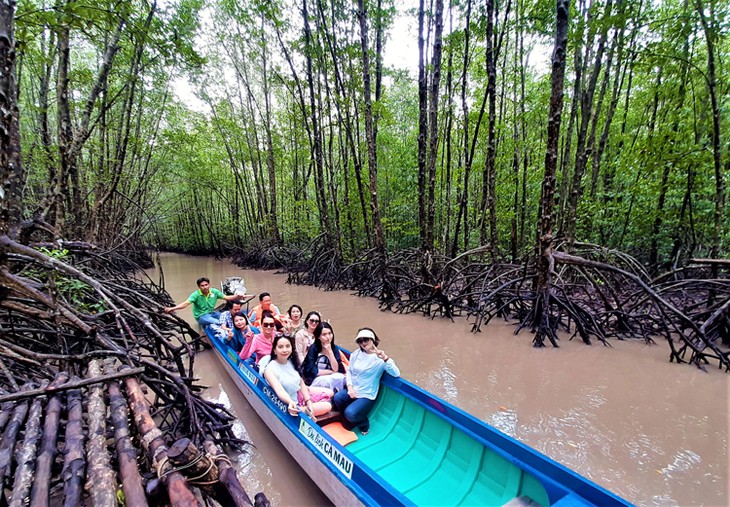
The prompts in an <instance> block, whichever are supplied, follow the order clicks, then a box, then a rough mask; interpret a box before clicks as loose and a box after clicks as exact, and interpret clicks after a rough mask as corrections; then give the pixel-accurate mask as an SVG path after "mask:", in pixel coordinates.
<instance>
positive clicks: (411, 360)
mask: <svg viewBox="0 0 730 507" xmlns="http://www.w3.org/2000/svg"><path fill="white" fill-rule="evenodd" d="M160 258H161V264H162V269H163V271H164V277H165V284H166V289H167V290H168V292H169V293H170V294H171V295H172V297H173V298H174V299H175V301H176V302H181V301H183V300H185V299H186V298H187V296H188V295H189V294H190V293H191V292H192V291H193V290H195V289H196V287H195V280H196V279H197V278H198V277H199V276H207V277H208V278H210V280H211V285H213V286H217V285H218V283H219V280H221V279H223V278H225V277H226V276H231V275H237V276H243V277H244V278H245V282H246V287H247V289H248V292H249V293H250V294H258V293H259V292H262V291H268V292H270V293H271V294H272V298H273V301H274V303H275V304H276V305H277V306H278V307H279V308H280V309H281V310H282V311H286V309H287V308H288V307H289V305H290V304H292V303H298V304H299V305H301V306H302V307H303V308H304V311H305V313H306V312H307V311H309V310H318V311H319V312H320V313H321V314H322V316H323V317H324V318H325V319H329V320H330V322H331V323H332V326H333V328H334V330H335V338H336V341H337V343H339V344H341V345H343V346H345V347H348V348H352V346H353V343H352V339H353V337H354V335H355V332H356V331H357V329H358V328H360V327H362V326H370V327H372V328H374V329H375V330H376V332H377V333H378V335H379V336H380V337H381V340H382V342H381V346H380V348H381V349H383V350H385V351H386V352H387V353H388V355H390V356H392V357H393V358H394V359H395V361H396V363H397V364H398V366H399V368H400V370H401V374H402V375H403V377H405V378H407V379H408V380H410V381H412V382H414V383H416V384H417V385H419V386H421V387H422V388H424V389H427V390H429V391H431V392H433V393H435V394H436V395H438V396H440V397H441V398H443V399H445V400H447V401H448V402H450V403H452V404H454V405H456V406H457V407H459V408H461V409H463V410H466V411H467V412H469V413H471V414H473V415H474V416H476V417H477V418H479V419H482V420H484V421H487V422H488V423H489V424H491V425H493V426H496V427H497V428H499V429H500V430H501V431H503V432H505V433H507V434H508V435H510V436H513V437H515V438H517V439H518V440H520V441H522V442H524V443H526V444H527V445H530V446H532V447H534V448H536V449H538V450H539V451H541V452H543V453H544V454H547V455H548V456H550V457H551V458H553V459H555V460H557V461H559V462H561V463H563V464H564V465H567V466H568V467H570V468H572V469H574V470H576V471H578V472H580V473H581V474H583V475H585V476H587V477H589V478H591V479H592V480H593V481H595V482H597V483H598V484H600V485H602V486H604V487H606V488H608V489H609V490H611V491H613V492H615V493H617V494H618V495H620V496H622V497H624V498H626V499H627V500H629V501H631V502H633V503H636V504H638V505H682V506H685V505H706V506H725V505H728V491H729V490H730V486H729V479H728V453H727V436H728V427H729V425H730V415H729V414H728V404H729V394H728V393H729V392H730V376H728V374H726V373H723V372H721V371H719V370H716V369H711V370H710V371H709V372H708V373H705V372H702V371H700V370H698V369H696V368H694V367H691V366H687V365H677V364H671V363H669V360H668V357H669V354H668V347H667V345H666V344H664V343H662V342H658V344H657V345H655V346H647V345H645V344H644V343H643V342H639V341H636V342H634V341H626V342H621V341H612V342H611V344H612V345H613V346H612V347H604V346H602V345H593V346H586V345H584V344H583V343H582V342H580V341H575V340H574V341H570V340H569V339H568V338H569V337H568V336H565V337H563V339H562V340H561V342H560V345H561V346H560V348H559V349H553V348H544V349H534V348H533V347H532V346H531V343H532V340H531V339H532V335H531V334H529V332H527V331H523V332H521V333H520V334H519V335H516V336H515V335H514V330H515V326H514V324H513V323H506V322H496V323H492V324H490V325H489V326H488V327H485V328H483V331H482V332H481V333H477V334H474V333H471V332H470V331H469V330H470V325H469V323H468V322H467V321H466V320H465V319H463V318H461V319H457V320H456V322H451V321H448V320H444V319H439V318H437V319H434V320H431V319H428V318H425V317H422V316H420V315H396V314H392V313H388V312H381V311H380V310H379V309H378V305H377V302H376V301H375V300H373V299H364V298H358V297H356V296H353V295H351V294H350V293H348V292H345V291H332V292H325V291H321V290H318V289H316V288H313V287H308V286H297V285H287V284H286V283H285V281H286V277H285V276H284V275H279V274H275V273H274V272H272V271H253V270H241V269H240V268H237V267H236V266H235V265H233V264H232V263H230V262H228V261H218V260H214V259H212V258H206V257H190V256H184V255H178V254H162V255H161V256H160ZM150 274H151V276H152V277H153V279H154V280H156V279H157V278H156V277H157V276H158V272H157V271H156V270H155V271H151V272H150ZM178 314H179V315H180V316H181V317H183V318H186V319H188V320H189V321H191V322H192V313H191V311H190V309H189V308H186V309H184V310H181V311H180V312H178ZM195 365H196V367H195V373H196V374H197V376H198V377H199V378H200V379H201V383H202V384H204V385H206V386H210V387H209V388H208V389H207V391H206V392H205V396H206V397H207V398H208V399H212V400H216V401H219V402H220V403H223V404H224V405H225V406H227V407H229V408H230V409H231V411H232V412H233V413H234V415H235V416H236V417H237V418H238V422H237V423H236V425H235V428H234V429H235V431H236V433H237V434H238V435H239V436H240V437H242V438H244V439H246V440H248V441H250V442H252V444H253V445H252V446H249V447H248V449H247V450H246V451H245V452H243V453H241V454H239V455H236V456H233V458H234V463H235V465H236V466H237V467H238V470H239V472H240V473H239V476H240V477H241V478H242V483H243V485H244V487H245V488H246V490H247V491H248V492H249V494H250V495H251V497H253V495H254V494H255V493H256V492H259V491H263V492H265V493H266V494H267V496H268V497H269V499H270V500H271V502H272V505H327V504H329V501H328V500H327V498H326V497H325V496H324V495H323V494H322V493H321V492H320V491H319V489H318V488H317V487H316V485H314V483H313V482H312V481H311V480H309V478H308V476H307V475H306V474H305V473H304V471H302V469H301V468H299V467H298V465H297V464H296V463H294V462H293V460H292V459H291V458H290V457H289V455H288V453H287V452H286V450H285V449H284V448H283V447H282V446H281V444H279V442H278V441H277V440H276V438H275V437H274V436H273V434H272V433H271V432H270V431H269V430H268V428H267V427H266V426H265V425H264V424H263V423H262V421H261V420H260V419H259V418H258V416H257V415H256V413H255V412H253V410H252V409H251V408H250V406H249V405H248V403H247V402H246V400H245V399H244V398H243V395H241V394H240V393H239V392H238V390H237V389H236V387H235V385H234V384H233V382H232V381H231V380H229V379H228V377H227V374H226V372H225V371H224V370H223V369H222V367H221V366H220V365H219V363H218V362H217V360H216V359H215V357H214V356H213V355H212V353H211V352H204V353H201V354H199V355H198V356H197V357H196V363H195Z"/></svg>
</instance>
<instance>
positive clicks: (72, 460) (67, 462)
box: [62, 389, 86, 507]
mask: <svg viewBox="0 0 730 507" xmlns="http://www.w3.org/2000/svg"><path fill="white" fill-rule="evenodd" d="M67 400H68V422H67V423H66V442H65V444H64V453H65V456H64V461H63V472H62V477H63V495H64V498H63V506H64V507H77V506H78V505H81V494H82V493H83V480H84V475H85V474H86V455H85V454H84V421H83V407H82V404H81V391H79V390H78V389H72V390H70V391H69V392H68V395H67Z"/></svg>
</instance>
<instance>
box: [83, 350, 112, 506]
mask: <svg viewBox="0 0 730 507" xmlns="http://www.w3.org/2000/svg"><path fill="white" fill-rule="evenodd" d="M87 374H88V376H89V378H90V379H98V378H99V377H101V376H102V373H101V366H100V365H99V360H98V359H94V360H92V361H91V362H90V363H89V371H88V372H87ZM86 411H87V413H88V420H89V439H88V441H87V442H86V455H87V456H88V461H89V471H88V474H87V476H86V489H87V490H88V491H89V493H90V495H91V502H92V504H93V505H95V506H96V505H114V504H115V503H116V501H117V494H116V492H117V481H116V474H115V473H114V470H113V469H112V467H111V464H110V459H109V451H108V450H107V446H106V419H107V406H106V404H105V403H104V389H103V386H102V385H101V384H99V383H97V384H94V385H93V386H91V388H90V389H89V396H88V401H87V404H86Z"/></svg>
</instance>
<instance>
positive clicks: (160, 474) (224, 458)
mask: <svg viewBox="0 0 730 507" xmlns="http://www.w3.org/2000/svg"><path fill="white" fill-rule="evenodd" d="M205 456H206V453H205V452H201V453H200V454H198V455H197V456H196V457H195V458H194V459H193V460H191V461H190V462H189V463H186V464H184V465H179V466H177V467H171V468H170V469H169V470H167V471H165V472H161V471H162V469H163V468H164V467H165V465H167V462H168V461H170V458H168V457H167V456H165V457H164V458H163V459H162V460H161V461H160V463H159V464H158V465H157V467H156V468H157V477H158V478H160V479H163V478H164V477H167V476H168V475H170V474H172V473H174V472H179V471H181V470H185V469H186V468H190V467H192V466H193V465H195V464H196V463H197V462H199V461H200V460H202V459H203V458H204V457H205ZM216 460H221V461H224V462H226V463H228V465H229V466H233V464H232V463H231V458H229V457H228V456H227V455H226V454H216V455H214V456H210V465H208V468H207V469H206V470H205V472H203V473H202V474H200V475H197V476H195V477H186V479H187V481H188V482H189V483H190V484H194V485H196V486H209V485H211V484H215V483H217V482H218V479H216V480H214V481H198V479H202V478H203V477H205V476H206V475H208V474H209V473H210V471H211V470H212V469H213V467H214V466H215V462H216Z"/></svg>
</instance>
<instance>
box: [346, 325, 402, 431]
mask: <svg viewBox="0 0 730 507" xmlns="http://www.w3.org/2000/svg"><path fill="white" fill-rule="evenodd" d="M355 342H356V343H357V345H358V347H359V348H358V349H357V350H355V351H354V352H353V353H352V354H351V355H350V366H349V368H348V369H347V374H346V376H345V379H346V383H347V390H342V391H338V392H337V393H336V394H335V397H334V398H333V399H332V401H333V403H334V405H335V410H338V411H339V412H341V413H342V415H343V416H344V417H345V421H344V422H343V424H342V425H343V426H344V427H345V428H347V429H348V430H351V429H353V428H359V429H360V432H361V433H362V434H363V435H367V433H368V431H370V420H369V419H368V414H369V413H370V411H371V410H372V408H373V406H374V405H375V399H376V398H377V397H378V390H379V389H380V377H382V376H383V372H384V371H387V372H388V373H390V374H391V375H393V376H394V377H398V376H400V370H399V369H398V367H397V366H396V365H395V361H393V359H391V358H390V356H388V355H387V354H386V353H385V352H383V351H382V350H379V349H378V345H379V344H380V339H378V336H377V335H376V334H375V331H373V330H372V329H370V328H369V327H364V328H362V329H360V330H359V331H358V332H357V337H356V338H355Z"/></svg>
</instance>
